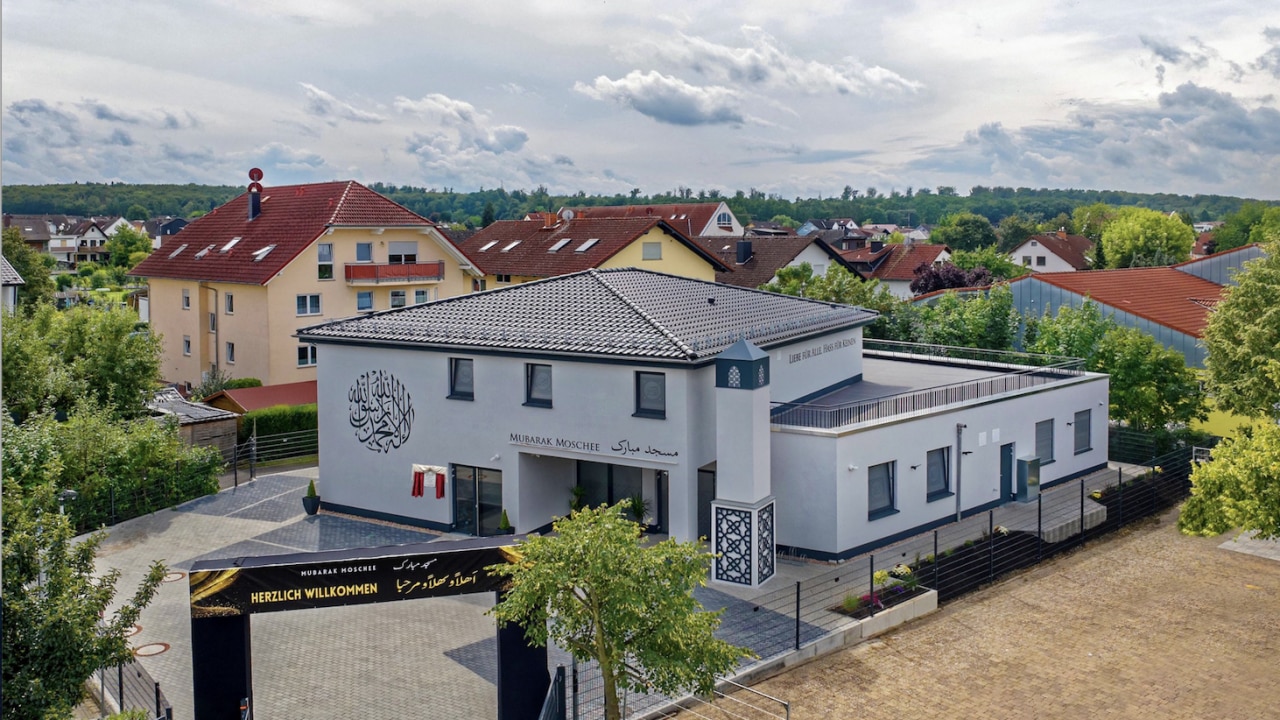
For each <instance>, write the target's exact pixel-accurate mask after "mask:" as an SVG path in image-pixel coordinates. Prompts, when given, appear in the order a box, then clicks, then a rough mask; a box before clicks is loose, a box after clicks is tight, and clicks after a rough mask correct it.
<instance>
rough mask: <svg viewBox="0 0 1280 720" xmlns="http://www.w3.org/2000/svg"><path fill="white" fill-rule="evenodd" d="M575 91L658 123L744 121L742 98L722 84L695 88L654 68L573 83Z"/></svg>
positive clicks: (732, 122) (722, 123) (702, 123)
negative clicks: (588, 81)
mask: <svg viewBox="0 0 1280 720" xmlns="http://www.w3.org/2000/svg"><path fill="white" fill-rule="evenodd" d="M573 89H574V90H577V91H578V92H580V93H582V94H583V95H586V96H587V97H589V98H593V99H595V100H606V101H613V102H616V103H618V104H619V105H625V106H629V107H631V108H632V109H634V110H635V111H636V112H638V113H640V114H642V115H647V116H649V117H651V118H653V119H654V120H657V121H658V122H663V123H668V124H671V125H741V124H743V123H744V122H746V116H745V115H744V114H743V111H742V107H741V99H740V98H739V96H738V93H736V92H735V91H733V90H730V89H729V88H725V87H718V86H710V87H697V86H695V85H690V84H689V83H687V82H685V81H683V80H681V79H679V78H675V77H671V76H669V75H663V74H661V73H658V72H655V71H652V70H651V71H649V72H641V71H639V70H632V71H631V72H629V73H627V74H626V76H625V77H621V78H618V79H617V80H610V79H609V78H607V77H605V76H604V75H601V76H600V77H597V78H596V79H595V82H593V83H591V84H587V83H584V82H577V83H574V86H573Z"/></svg>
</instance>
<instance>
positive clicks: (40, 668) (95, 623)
mask: <svg viewBox="0 0 1280 720" xmlns="http://www.w3.org/2000/svg"><path fill="white" fill-rule="evenodd" d="M8 443H9V438H8V437H6V438H5V444H6V445H7V444H8ZM6 449H7V448H6ZM3 502H4V523H3V524H4V540H3V547H4V583H3V606H4V609H3V616H4V624H3V630H2V634H3V640H4V659H3V663H2V664H3V673H4V717H5V718H6V720H8V719H9V718H14V719H15V720H47V719H48V718H55V717H70V716H71V712H72V710H73V708H75V706H76V705H77V704H78V703H79V702H80V700H81V697H82V696H83V694H84V683H85V681H86V680H88V679H89V676H90V675H92V674H93V672H94V671H95V670H97V669H98V668H100V667H105V666H108V665H114V664H117V663H124V662H127V661H129V660H130V659H131V657H132V654H131V652H130V650H129V645H128V642H127V641H126V639H125V633H126V632H129V631H130V630H131V628H132V626H133V624H134V623H135V622H136V621H137V619H138V614H139V613H140V612H141V610H142V608H144V607H146V605H147V604H148V603H149V602H150V601H151V599H152V597H154V595H155V592H156V588H157V587H158V586H159V584H160V581H161V580H162V579H163V577H164V566H163V565H161V564H160V563H158V562H157V563H153V564H152V565H151V568H150V570H149V571H148V573H147V575H146V578H145V579H144V580H143V581H142V583H141V584H140V585H139V586H138V589H137V590H136V591H135V593H134V595H133V597H132V598H130V599H128V600H127V601H125V602H124V603H123V604H122V605H121V606H120V607H119V608H118V609H117V610H116V611H115V612H114V613H111V614H110V615H109V616H108V615H106V611H107V609H108V608H109V607H110V606H111V605H112V602H113V600H114V599H115V594H116V583H117V581H118V580H119V576H120V574H119V571H117V570H109V571H107V572H106V573H104V574H99V573H97V572H96V570H95V568H94V557H95V556H96V554H97V550H98V546H99V545H100V544H101V542H102V538H103V537H104V535H102V534H100V533H99V534H94V535H92V536H90V537H89V538H87V539H83V540H76V539H75V532H74V530H73V529H72V527H71V524H70V523H69V522H68V520H67V518H66V517H65V516H63V515H62V514H60V513H59V512H58V502H57V499H56V496H55V486H54V485H52V484H51V483H49V482H44V483H40V484H38V485H35V486H32V487H27V488H21V487H19V486H18V484H17V483H16V482H14V481H13V480H11V479H10V478H9V477H7V476H6V478H5V481H4V500H3ZM100 617H106V618H107V619H106V620H105V621H103V622H101V623H100V622H99V618H100Z"/></svg>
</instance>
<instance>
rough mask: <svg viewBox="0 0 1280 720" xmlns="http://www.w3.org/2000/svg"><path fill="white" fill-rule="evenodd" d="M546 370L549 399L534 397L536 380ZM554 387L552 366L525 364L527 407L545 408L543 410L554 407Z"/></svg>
mask: <svg viewBox="0 0 1280 720" xmlns="http://www.w3.org/2000/svg"><path fill="white" fill-rule="evenodd" d="M544 370H545V372H546V374H547V392H546V394H547V397H545V398H542V397H534V391H535V385H536V378H537V376H538V374H539V373H540V372H542V371H544ZM553 387H554V385H553V376H552V373H551V366H550V365H547V364H545V363H525V364H524V404H525V407H543V408H549V407H552V400H553V398H554V394H553V390H552V388H553Z"/></svg>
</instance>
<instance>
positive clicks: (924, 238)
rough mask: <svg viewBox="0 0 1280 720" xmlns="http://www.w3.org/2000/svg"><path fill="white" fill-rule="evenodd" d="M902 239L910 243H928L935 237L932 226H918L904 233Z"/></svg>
mask: <svg viewBox="0 0 1280 720" xmlns="http://www.w3.org/2000/svg"><path fill="white" fill-rule="evenodd" d="M902 237H903V238H905V239H906V242H908V243H927V242H929V238H931V237H933V226H932V225H917V226H915V227H913V228H911V229H910V230H908V231H906V232H904V233H903V234H902Z"/></svg>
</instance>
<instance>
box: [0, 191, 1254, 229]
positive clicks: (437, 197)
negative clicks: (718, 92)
mask: <svg viewBox="0 0 1280 720" xmlns="http://www.w3.org/2000/svg"><path fill="white" fill-rule="evenodd" d="M369 187H371V188H372V189H374V190H376V191H377V192H380V193H382V194H384V195H386V196H388V197H390V198H391V199H393V200H395V201H396V202H398V203H400V204H402V205H404V206H405V207H408V208H409V209H411V210H413V211H414V212H417V213H419V214H421V215H423V216H426V217H429V218H432V219H433V220H437V221H439V222H446V223H448V222H454V223H460V224H466V225H470V226H473V227H474V226H479V225H483V224H487V222H488V221H491V220H507V219H515V218H519V217H522V216H523V215H524V214H525V213H527V212H531V211H539V210H555V209H558V208H560V207H561V206H564V205H622V204H659V203H674V202H701V201H710V200H725V201H727V202H728V204H729V207H730V208H731V209H732V210H733V211H734V213H735V214H737V215H738V217H739V218H740V219H741V220H743V222H747V221H749V220H771V219H774V218H777V217H778V216H785V217H786V218H789V219H792V220H795V221H797V222H804V221H805V220H807V219H809V218H832V217H849V218H853V219H855V220H857V221H858V222H860V223H861V222H865V221H871V222H876V223H896V224H898V225H918V224H921V223H926V224H936V223H938V222H939V221H940V220H941V219H942V218H943V217H945V216H947V215H951V214H954V213H958V212H964V211H968V212H973V213H977V214H979V215H982V216H984V217H986V218H987V219H988V220H990V221H991V222H992V224H999V223H1000V221H1001V220H1004V219H1005V218H1007V217H1010V216H1013V215H1021V216H1024V217H1028V218H1037V219H1038V220H1039V221H1042V222H1049V221H1052V220H1053V219H1054V218H1056V217H1058V216H1060V215H1070V214H1071V211H1072V210H1073V209H1074V208H1076V207H1078V206H1080V205H1088V204H1093V203H1106V204H1109V205H1138V206H1142V207H1148V208H1152V209H1155V210H1160V211H1162V212H1173V211H1176V212H1180V213H1186V216H1188V217H1189V218H1190V219H1193V220H1220V219H1222V218H1223V217H1224V216H1225V215H1227V214H1228V213H1233V212H1236V211H1237V210H1239V209H1240V206H1241V204H1242V203H1243V202H1244V199H1242V198H1236V197H1226V196H1222V195H1194V196H1191V195H1171V194H1165V193H1161V194H1143V193H1131V192H1123V191H1109V190H1108V191H1098V190H1048V189H1039V190H1033V189H1031V188H1016V189H1015V188H1009V187H984V186H976V187H973V188H971V189H970V191H969V194H968V195H965V196H962V195H960V194H959V193H958V192H957V191H956V189H955V188H949V187H939V188H936V189H931V188H920V189H919V190H914V189H912V188H906V189H905V190H903V191H898V190H893V191H891V192H889V193H888V194H881V193H879V192H878V191H877V190H876V189H875V188H866V189H865V190H855V189H853V188H852V187H846V188H844V191H843V192H842V193H841V194H840V195H839V196H835V197H830V198H808V199H804V198H794V199H787V198H782V197H778V196H777V195H772V194H765V193H763V192H760V191H758V190H755V189H751V190H748V191H745V192H744V191H741V190H739V191H737V192H735V193H733V194H732V195H725V194H722V193H721V192H720V191H718V190H693V189H691V188H679V189H677V190H674V191H670V192H664V193H659V194H654V195H644V194H642V193H641V191H640V190H639V189H638V188H637V189H635V190H632V191H631V192H630V193H627V194H620V195H587V194H586V193H583V192H579V193H577V194H575V195H551V194H549V193H548V192H547V189H546V188H545V187H539V188H537V189H534V190H530V191H526V190H510V191H508V190H505V189H494V190H483V189H482V190H479V191H476V192H469V193H462V192H453V191H452V190H443V191H442V190H438V189H434V188H431V189H428V188H420V187H411V186H408V185H400V186H395V185H385V184H383V183H372V184H370V185H369ZM243 190H244V188H242V187H236V186H225V185H129V184H125V183H110V184H105V183H75V184H69V185H66V184H64V185H10V186H6V187H5V188H4V195H3V209H4V212H6V213H64V214H70V215H130V216H132V215H139V214H143V215H145V216H148V217H153V216H157V215H178V216H183V217H192V216H194V215H197V214H201V213H204V212H208V211H209V210H210V209H212V208H214V207H217V206H218V205H220V204H222V203H224V202H226V201H227V200H230V199H231V198H233V197H235V196H236V195H238V194H239V193H241V192H243ZM144 211H145V212H144Z"/></svg>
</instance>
